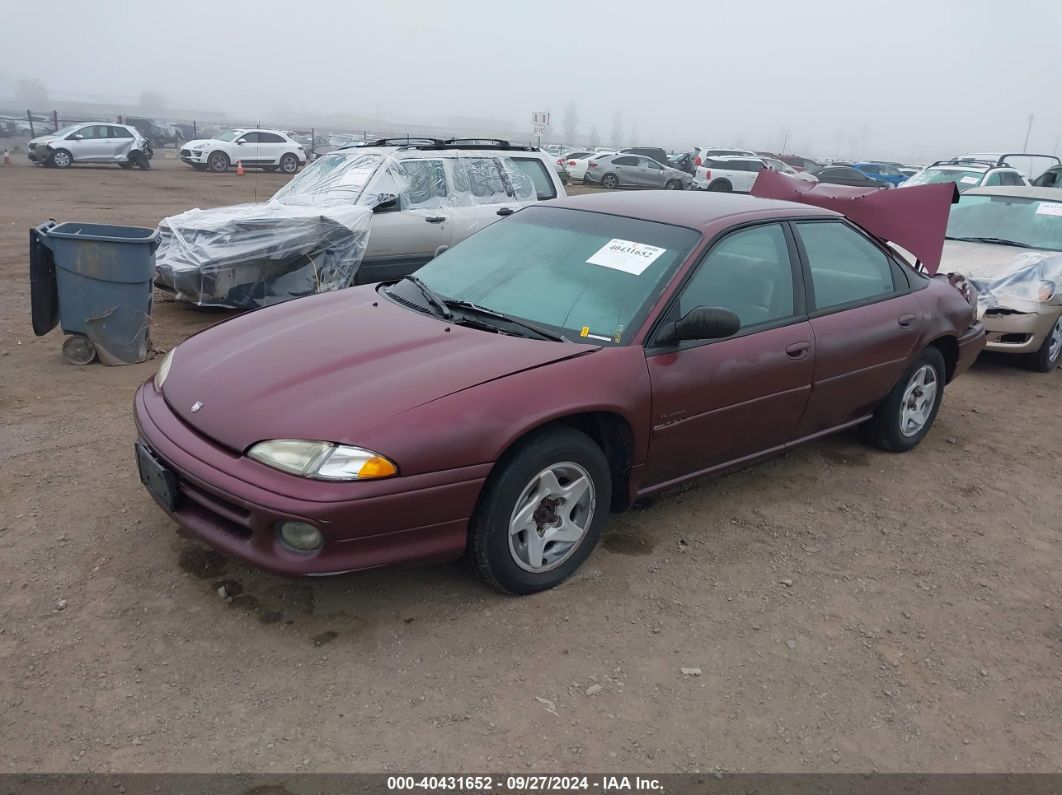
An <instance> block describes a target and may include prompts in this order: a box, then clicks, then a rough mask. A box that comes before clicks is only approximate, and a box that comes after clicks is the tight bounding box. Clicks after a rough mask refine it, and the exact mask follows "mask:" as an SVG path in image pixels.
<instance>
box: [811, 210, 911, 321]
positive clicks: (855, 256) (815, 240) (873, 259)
mask: <svg viewBox="0 0 1062 795" xmlns="http://www.w3.org/2000/svg"><path fill="white" fill-rule="evenodd" d="M794 227H795V228H796V230H797V234H798V235H799V237H800V240H801V242H802V243H803V245H804V252H805V254H806V256H807V259H808V267H809V269H810V270H811V283H812V287H813V293H814V308H815V309H819V310H822V309H830V308H833V307H840V306H844V305H846V304H854V303H860V302H868V301H870V300H871V299H874V298H876V297H879V296H882V297H883V296H886V295H889V294H891V293H893V292H894V291H895V284H894V282H893V268H892V265H891V264H890V263H889V259H888V257H887V256H885V254H884V252H882V251H881V250H880V249H878V248H877V246H875V245H874V244H873V243H871V242H870V241H869V240H867V238H865V237H864V236H863V235H861V234H859V233H858V232H856V231H855V230H854V229H852V228H851V227H849V226H848V225H846V224H844V223H842V222H840V221H813V222H800V223H796V224H794Z"/></svg>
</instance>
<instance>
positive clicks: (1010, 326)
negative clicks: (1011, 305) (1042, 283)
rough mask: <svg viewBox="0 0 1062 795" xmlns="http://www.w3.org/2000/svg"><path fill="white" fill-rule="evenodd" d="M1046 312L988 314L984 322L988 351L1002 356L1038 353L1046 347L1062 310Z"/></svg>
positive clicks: (1055, 308)
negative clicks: (1047, 338)
mask: <svg viewBox="0 0 1062 795" xmlns="http://www.w3.org/2000/svg"><path fill="white" fill-rule="evenodd" d="M1049 310H1050V311H1044V312H1008V313H998V312H992V311H989V312H985V313H982V315H981V322H982V323H984V325H985V330H986V332H987V333H988V343H987V344H986V345H985V349H986V350H990V351H996V352H1000V353H1014V354H1024V353H1036V351H1038V350H1039V349H1040V346H1041V345H1043V342H1044V339H1045V338H1046V337H1047V335H1048V333H1050V331H1051V328H1052V326H1054V325H1055V323H1056V322H1057V321H1058V315H1059V313H1060V312H1062V308H1059V307H1050V308H1049Z"/></svg>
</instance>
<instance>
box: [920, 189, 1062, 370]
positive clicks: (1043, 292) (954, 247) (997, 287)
mask: <svg viewBox="0 0 1062 795" xmlns="http://www.w3.org/2000/svg"><path fill="white" fill-rule="evenodd" d="M941 270H942V271H948V270H955V271H961V272H962V273H963V274H965V275H966V276H967V278H968V279H969V281H970V283H971V284H972V285H973V286H974V288H975V289H976V290H977V292H978V317H979V319H980V320H981V322H982V323H983V324H984V326H985V330H986V331H987V333H988V344H987V346H986V350H990V351H997V352H1000V353H1008V354H1015V355H1020V356H1021V357H1022V358H1023V360H1024V362H1025V363H1026V364H1027V365H1028V366H1029V367H1030V368H1031V369H1033V370H1037V371H1039V372H1044V373H1046V372H1049V371H1051V370H1053V369H1054V368H1055V367H1057V366H1058V364H1059V361H1060V359H1062V191H1058V190H1055V189H1052V188H1034V187H1006V188H1004V187H1000V188H973V189H971V190H968V191H966V192H965V193H963V194H962V197H961V198H960V200H959V203H958V204H957V205H956V206H954V207H952V209H951V217H950V220H949V222H948V233H947V241H946V242H945V245H944V257H943V261H942V264H941Z"/></svg>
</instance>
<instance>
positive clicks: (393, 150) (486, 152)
mask: <svg viewBox="0 0 1062 795" xmlns="http://www.w3.org/2000/svg"><path fill="white" fill-rule="evenodd" d="M366 153H368V154H377V155H390V156H392V157H397V158H403V157H410V158H416V157H422V158H423V157H428V158H440V157H448V158H456V157H466V156H468V155H477V156H478V155H483V156H485V157H513V156H517V157H527V156H528V155H532V156H533V155H543V156H545V157H552V156H553V155H552V154H550V153H549V152H547V151H545V150H543V149H477V148H476V147H474V146H470V147H468V148H467V149H464V148H461V149H457V148H450V147H448V148H446V149H431V148H427V149H417V148H416V147H406V146H344V147H343V148H342V149H336V150H335V151H333V152H328V154H330V155H362V154H366ZM322 157H323V155H322Z"/></svg>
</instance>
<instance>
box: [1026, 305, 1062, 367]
mask: <svg viewBox="0 0 1062 795" xmlns="http://www.w3.org/2000/svg"><path fill="white" fill-rule="evenodd" d="M1059 360H1062V315H1059V317H1058V320H1056V321H1055V325H1053V326H1052V327H1051V330H1050V331H1049V332H1047V336H1046V337H1044V341H1043V344H1042V345H1041V346H1040V349H1039V350H1038V351H1037V352H1036V353H1031V354H1029V358H1028V359H1027V360H1026V361H1027V364H1028V366H1029V369H1030V370H1034V371H1036V372H1038V373H1049V372H1051V371H1052V370H1054V369H1055V368H1056V367H1058V363H1059Z"/></svg>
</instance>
